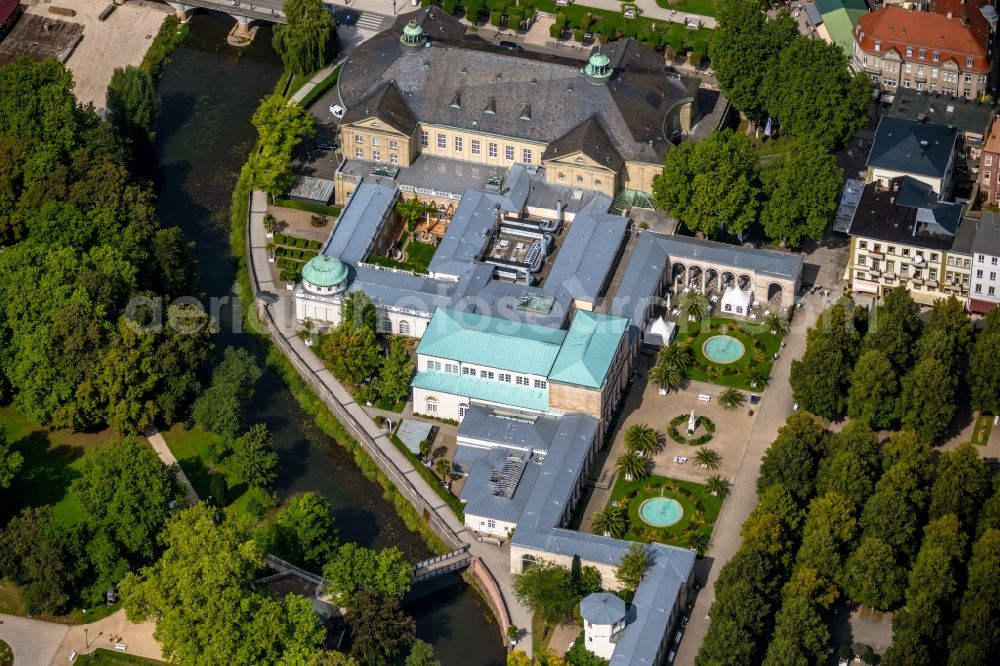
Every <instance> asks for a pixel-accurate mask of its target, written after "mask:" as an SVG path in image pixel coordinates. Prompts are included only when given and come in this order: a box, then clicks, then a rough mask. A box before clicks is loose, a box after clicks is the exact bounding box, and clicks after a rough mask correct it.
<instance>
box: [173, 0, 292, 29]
mask: <svg viewBox="0 0 1000 666" xmlns="http://www.w3.org/2000/svg"><path fill="white" fill-rule="evenodd" d="M167 4H168V5H170V6H171V7H172V8H173V10H174V11H175V12H176V13H177V17H178V18H179V19H180V20H181V21H183V22H185V23H187V21H188V20H189V19H190V18H191V14H192V13H194V11H195V10H196V9H212V10H215V11H218V12H222V13H224V14H229V15H230V16H232V17H233V18H234V19H236V22H237V23H238V24H239V27H238V28H237V29H236V31H235V34H236V35H237V36H240V37H249V36H250V35H251V33H250V24H251V23H252V22H254V21H264V22H267V23H287V22H288V20H287V19H286V18H285V0H184V2H169V1H168V2H167Z"/></svg>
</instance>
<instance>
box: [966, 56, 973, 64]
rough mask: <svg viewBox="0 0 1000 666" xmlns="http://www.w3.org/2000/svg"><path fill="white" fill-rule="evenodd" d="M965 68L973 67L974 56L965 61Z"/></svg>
mask: <svg viewBox="0 0 1000 666" xmlns="http://www.w3.org/2000/svg"><path fill="white" fill-rule="evenodd" d="M965 66H966V67H972V56H969V57H968V58H966V59H965Z"/></svg>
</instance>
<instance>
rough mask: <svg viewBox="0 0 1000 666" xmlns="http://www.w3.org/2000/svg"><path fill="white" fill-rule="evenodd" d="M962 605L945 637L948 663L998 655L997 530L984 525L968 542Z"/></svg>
mask: <svg viewBox="0 0 1000 666" xmlns="http://www.w3.org/2000/svg"><path fill="white" fill-rule="evenodd" d="M968 578H969V580H968V583H967V584H966V586H965V594H963V595H962V608H961V612H960V614H959V617H958V621H957V622H956V623H955V628H954V629H953V630H952V632H951V636H949V637H948V647H949V649H950V654H949V655H948V665H949V666H966V665H968V666H973V665H974V664H984V663H985V664H991V663H995V662H996V661H997V659H1000V530H996V529H988V530H986V531H985V532H983V534H982V536H980V537H979V539H978V540H977V541H976V542H975V543H974V544H973V545H972V558H971V559H970V560H969V577H968Z"/></svg>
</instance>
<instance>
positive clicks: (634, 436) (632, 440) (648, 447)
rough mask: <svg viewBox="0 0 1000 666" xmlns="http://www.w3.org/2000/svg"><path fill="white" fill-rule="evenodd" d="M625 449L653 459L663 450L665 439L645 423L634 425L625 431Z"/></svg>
mask: <svg viewBox="0 0 1000 666" xmlns="http://www.w3.org/2000/svg"><path fill="white" fill-rule="evenodd" d="M625 448H626V449H628V450H629V451H634V452H635V453H638V454H640V455H642V456H645V457H647V458H652V457H653V455H654V454H656V452H657V451H659V450H660V449H662V448H663V437H662V435H660V433H658V432H656V430H654V429H653V428H650V427H649V426H648V425H646V424H645V423H633V424H632V425H630V426H629V427H628V428H626V429H625Z"/></svg>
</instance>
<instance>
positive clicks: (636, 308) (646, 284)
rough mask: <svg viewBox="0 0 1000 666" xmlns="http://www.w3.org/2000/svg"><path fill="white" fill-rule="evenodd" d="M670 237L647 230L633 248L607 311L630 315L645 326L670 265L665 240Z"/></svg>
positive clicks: (621, 315) (618, 315) (619, 314)
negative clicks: (667, 267) (649, 307)
mask: <svg viewBox="0 0 1000 666" xmlns="http://www.w3.org/2000/svg"><path fill="white" fill-rule="evenodd" d="M666 240H667V236H662V235H660V234H654V233H651V232H649V231H644V232H643V233H642V234H640V235H639V240H638V241H636V244H635V246H634V247H633V248H632V256H630V257H629V260H628V264H627V265H626V267H625V272H624V273H623V274H622V279H621V281H620V282H619V283H618V289H617V290H616V291H615V293H614V294H612V295H611V299H610V302H609V305H608V314H613V315H615V316H616V317H628V318H629V319H631V320H632V321H633V322H636V323H637V324H638V325H639V326H644V325H645V323H646V322H645V321H644V320H645V312H646V308H647V307H648V306H649V303H650V301H651V300H652V299H653V297H654V296H656V290H657V289H658V287H659V285H660V276H661V275H662V274H663V271H664V270H666V266H667V264H668V260H667V250H666V247H665V246H664V242H665V241H666Z"/></svg>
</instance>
